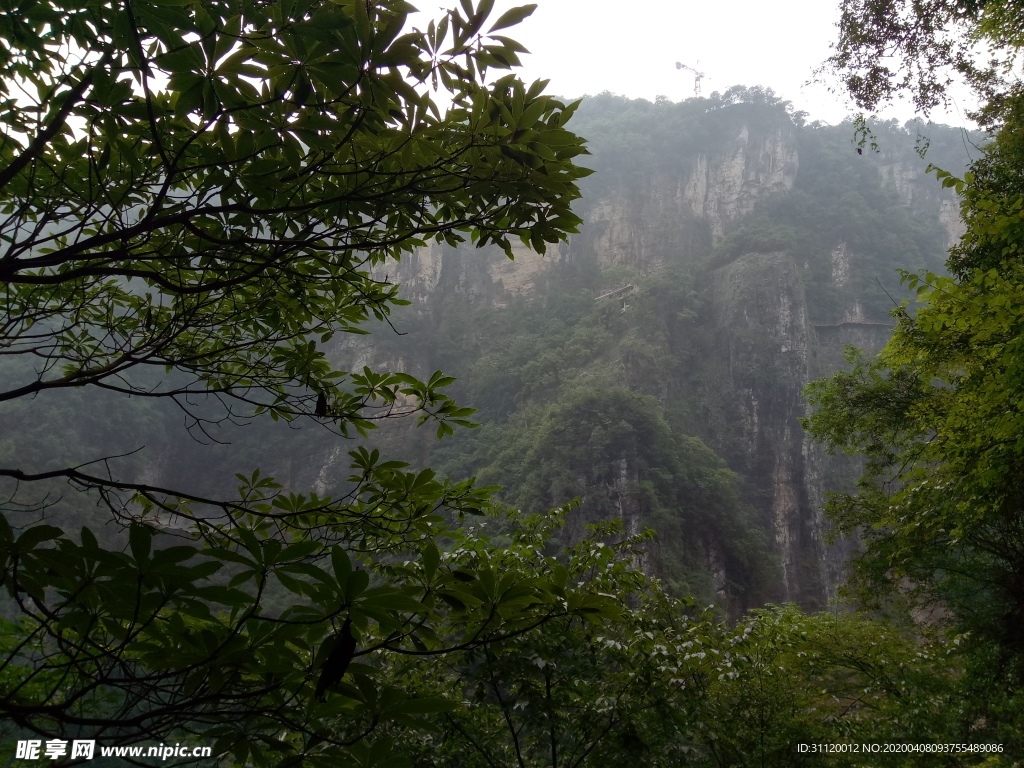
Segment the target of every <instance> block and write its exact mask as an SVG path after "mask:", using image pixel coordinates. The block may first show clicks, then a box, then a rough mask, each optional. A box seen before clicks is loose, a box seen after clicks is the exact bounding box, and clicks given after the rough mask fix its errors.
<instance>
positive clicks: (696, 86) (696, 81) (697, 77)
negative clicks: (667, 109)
mask: <svg viewBox="0 0 1024 768" xmlns="http://www.w3.org/2000/svg"><path fill="white" fill-rule="evenodd" d="M697 66H698V67H699V66H700V60H698V61H697ZM676 69H685V70H688V71H690V72H693V95H694V96H700V81H701V80H703V79H704V73H703V72H699V71H697V70H696V69H694V68H693V67H689V66H687V65H686V64H683V63H682V62H681V61H677V62H676Z"/></svg>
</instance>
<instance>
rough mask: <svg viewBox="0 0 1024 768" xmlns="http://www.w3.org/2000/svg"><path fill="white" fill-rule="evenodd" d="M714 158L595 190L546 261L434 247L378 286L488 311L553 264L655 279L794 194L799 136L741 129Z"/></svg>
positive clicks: (393, 268) (535, 283)
mask: <svg viewBox="0 0 1024 768" xmlns="http://www.w3.org/2000/svg"><path fill="white" fill-rule="evenodd" d="M719 144H720V146H719V147H718V148H717V149H716V150H714V151H713V152H702V153H699V154H697V155H696V156H695V157H693V158H688V159H687V160H688V162H687V163H686V166H687V170H685V171H684V172H683V173H682V174H679V173H670V172H665V171H655V172H654V173H652V174H651V175H649V176H645V177H644V179H643V182H642V183H640V184H636V183H633V184H625V183H620V184H616V185H614V186H612V187H610V188H608V187H594V186H591V187H589V188H587V189H585V190H584V199H583V200H582V201H581V204H580V206H579V207H580V209H581V215H582V216H583V218H584V220H585V222H586V224H585V226H584V227H583V229H582V231H581V232H580V234H578V235H575V236H573V237H571V238H570V239H569V241H568V242H567V243H564V244H561V245H560V246H555V247H553V248H552V251H551V252H549V253H548V254H547V255H545V256H541V255H539V254H537V253H535V252H533V251H532V250H530V249H529V248H526V247H525V246H523V245H522V244H520V243H518V242H516V243H514V244H513V253H514V256H515V258H514V260H510V259H508V258H507V257H506V256H505V255H504V254H503V253H501V252H500V251H498V250H497V249H495V248H487V249H483V250H482V251H475V250H473V249H471V248H462V249H459V250H456V249H453V248H451V247H449V246H446V245H439V244H436V243H435V244H432V245H430V246H429V247H426V248H421V249H419V250H417V251H416V252H415V253H413V254H410V255H409V256H406V257H405V258H404V259H403V261H402V262H401V263H400V264H398V265H394V264H390V265H387V266H386V267H383V266H382V267H380V268H378V269H377V273H379V274H378V275H377V276H378V277H379V278H381V279H384V278H385V277H386V278H387V279H389V280H391V281H392V282H398V283H399V284H400V285H401V286H402V295H403V296H404V297H405V298H407V299H410V300H412V301H417V302H421V303H422V302H426V301H427V300H429V298H430V297H431V296H433V295H434V294H435V293H437V291H439V290H442V289H449V290H457V291H460V292H463V293H469V294H471V295H473V296H475V297H478V299H479V300H480V301H481V302H482V303H484V304H487V305H489V306H504V305H505V304H506V303H507V302H508V301H509V300H510V299H511V298H514V297H517V296H529V295H533V294H535V293H536V292H537V291H538V289H539V288H541V287H542V286H543V285H544V282H545V272H546V271H547V270H548V269H549V268H550V267H551V266H552V265H553V264H555V263H559V262H565V261H572V260H573V259H574V258H580V257H593V258H594V259H596V261H597V263H598V265H600V266H601V267H612V266H626V267H631V268H634V269H637V270H639V271H640V272H641V273H643V274H648V273H650V272H653V271H654V270H657V269H658V268H659V267H661V266H662V265H664V264H665V263H667V262H669V261H670V260H672V259H675V258H678V257H679V255H680V254H684V255H685V254H688V253H692V252H695V251H696V250H698V249H699V248H701V247H706V246H707V245H710V244H714V243H715V242H717V241H718V240H720V239H721V238H722V236H723V235H724V234H725V233H727V232H728V231H730V229H732V228H734V227H735V226H736V225H737V224H738V223H739V222H740V221H742V220H743V218H744V217H745V216H746V215H748V214H749V213H750V212H751V211H752V210H753V209H754V207H755V206H756V205H757V203H758V202H759V201H761V200H763V199H764V198H765V197H767V196H768V195H770V194H772V193H775V192H780V191H785V190H788V189H791V188H792V187H793V184H794V182H795V180H796V174H797V171H798V168H799V156H798V151H797V143H796V137H795V134H794V129H793V126H791V125H790V126H788V127H776V128H773V129H771V130H768V131H765V130H759V129H757V128H752V127H751V126H748V125H745V124H740V125H737V126H734V127H733V130H732V135H731V136H730V137H728V138H727V139H722V140H721V141H720V142H719Z"/></svg>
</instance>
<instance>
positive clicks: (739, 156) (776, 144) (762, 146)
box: [677, 125, 800, 239]
mask: <svg viewBox="0 0 1024 768" xmlns="http://www.w3.org/2000/svg"><path fill="white" fill-rule="evenodd" d="M799 166H800V159H799V155H798V153H797V147H796V141H795V136H794V133H793V130H792V127H790V128H789V129H786V128H777V129H776V130H774V131H771V132H769V133H761V134H759V135H758V133H757V132H756V131H755V135H754V136H753V137H752V136H751V128H750V127H749V126H747V125H742V126H740V128H739V130H738V131H737V133H736V135H735V136H734V137H733V138H732V140H731V141H729V142H728V143H727V144H726V145H725V147H724V148H723V149H722V150H720V151H719V152H717V153H716V154H715V155H713V156H712V157H711V158H710V159H709V157H708V155H707V154H705V153H701V154H699V155H697V157H696V159H695V161H694V168H693V170H692V171H691V173H690V175H689V176H688V178H687V179H686V180H685V181H684V182H683V183H682V184H680V186H679V188H678V191H677V197H679V198H680V199H681V201H682V202H683V204H684V205H686V206H687V207H688V208H689V210H690V212H691V213H692V214H693V215H694V216H697V217H700V218H702V219H704V220H705V221H706V222H707V223H708V224H709V226H710V227H711V232H712V234H713V235H714V237H715V238H716V239H717V238H720V237H721V236H722V235H723V234H725V232H726V231H728V229H729V228H730V227H731V226H732V225H734V224H736V223H737V222H738V221H739V220H740V219H742V218H743V217H744V216H746V215H747V214H748V213H750V212H751V211H753V210H754V206H755V205H756V204H757V203H758V201H760V200H761V199H763V198H764V196H765V195H766V194H770V193H772V192H778V191H783V190H788V189H792V187H793V183H794V182H795V181H796V174H797V170H798V168H799Z"/></svg>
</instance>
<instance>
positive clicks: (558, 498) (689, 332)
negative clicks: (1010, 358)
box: [311, 88, 978, 607]
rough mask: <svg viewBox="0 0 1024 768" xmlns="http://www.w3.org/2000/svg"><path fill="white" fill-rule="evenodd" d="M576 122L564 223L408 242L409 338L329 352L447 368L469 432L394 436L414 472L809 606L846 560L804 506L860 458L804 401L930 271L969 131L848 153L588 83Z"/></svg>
mask: <svg viewBox="0 0 1024 768" xmlns="http://www.w3.org/2000/svg"><path fill="white" fill-rule="evenodd" d="M574 121H575V123H576V127H577V130H578V131H579V132H580V134H581V135H584V136H586V137H588V139H589V147H590V150H591V152H592V153H593V157H592V158H588V160H589V163H588V165H589V166H590V167H591V168H593V169H594V170H595V173H594V175H593V176H591V177H590V178H588V179H586V180H585V182H584V198H583V200H582V201H581V203H580V205H579V208H578V210H579V211H580V213H581V215H582V217H583V218H584V221H585V225H584V227H583V229H582V231H581V232H580V234H579V235H577V236H575V237H573V238H571V239H570V241H569V242H568V243H567V244H565V245H563V246H562V247H561V249H560V251H559V252H558V253H552V254H549V255H547V256H544V257H541V256H538V255H536V254H534V253H532V252H529V251H527V250H525V249H524V250H523V251H522V252H518V251H517V253H516V259H515V261H509V260H508V259H507V258H505V257H504V256H503V255H502V254H501V253H498V252H491V251H488V250H486V249H485V250H484V251H479V250H476V249H473V248H471V247H468V245H467V246H466V247H463V248H459V249H454V248H450V247H435V248H432V249H430V250H425V251H420V252H418V253H417V254H416V255H415V256H414V257H412V258H411V259H409V260H408V261H407V262H405V263H403V264H402V265H401V266H400V267H399V269H398V270H397V272H396V271H395V269H394V267H393V266H392V267H391V268H390V271H389V272H388V273H387V274H385V275H383V276H382V278H384V279H387V280H390V281H397V282H398V283H399V284H400V285H402V286H403V295H404V296H406V297H407V298H409V299H411V300H412V302H413V304H412V305H411V306H410V307H408V308H406V310H405V312H404V313H403V314H400V315H399V316H397V317H395V318H394V320H393V322H394V324H395V327H396V329H397V330H398V331H399V332H400V333H403V334H405V335H396V334H387V335H382V334H376V335H375V336H374V337H373V338H372V343H371V344H370V345H366V344H362V343H360V342H359V341H358V340H357V341H355V343H352V344H349V345H347V348H346V349H345V350H344V351H341V352H339V354H342V355H348V356H349V359H351V360H352V363H353V364H360V363H361V362H363V361H368V360H373V361H381V360H386V361H387V362H388V364H391V365H393V366H395V367H401V366H406V367H409V368H411V369H412V370H415V371H417V372H419V373H427V374H428V373H430V372H431V371H433V370H435V369H440V370H443V371H445V373H446V374H450V375H452V376H456V377H458V378H459V381H458V383H457V384H456V385H455V387H454V391H455V392H456V393H457V394H458V396H459V399H460V400H461V401H462V402H464V403H466V404H469V405H472V406H473V407H476V408H478V409H479V413H478V414H477V416H476V419H477V421H479V422H480V423H481V424H482V425H483V426H482V427H481V428H480V429H479V430H475V431H463V432H461V433H459V434H457V435H456V436H455V437H454V438H451V439H449V440H446V441H444V442H442V443H441V444H440V445H437V444H435V443H434V441H433V440H430V439H425V437H426V436H424V438H421V439H419V440H417V439H415V438H414V437H412V436H411V435H410V433H409V432H408V431H402V432H401V433H400V435H394V436H392V441H393V442H392V445H393V446H396V447H398V449H399V450H401V451H403V452H405V453H406V455H407V456H408V457H409V458H411V459H413V460H416V461H422V462H428V461H429V462H430V463H431V465H433V466H436V467H437V468H438V469H440V470H443V471H446V472H449V473H452V474H454V475H456V476H465V475H470V474H478V475H479V476H480V478H481V480H485V481H487V482H493V483H495V484H500V485H502V486H504V488H505V490H504V492H503V497H504V498H505V499H506V500H507V501H508V502H509V503H511V504H514V505H516V506H519V507H522V508H524V509H542V508H544V507H546V506H554V505H559V504H562V503H564V502H566V501H567V500H569V499H571V498H573V497H580V498H581V499H582V509H581V511H580V513H579V514H578V515H577V521H578V523H582V522H584V521H586V520H590V519H596V518H604V517H609V516H622V517H624V518H625V519H626V521H627V524H628V525H629V527H630V528H631V529H639V528H642V527H645V526H651V527H654V528H655V529H656V530H657V531H658V537H657V539H656V544H655V545H654V548H653V550H652V552H651V566H652V567H653V568H654V570H655V571H656V572H657V573H659V574H660V575H662V576H663V577H664V578H666V579H667V580H668V581H669V582H670V583H673V584H674V585H675V586H676V587H677V588H678V589H679V590H680V591H681V592H683V593H692V592H695V593H697V594H699V595H701V596H702V597H704V598H705V599H708V600H712V601H715V602H720V601H722V600H725V601H726V602H728V603H729V604H732V605H733V606H734V607H740V606H742V605H751V604H756V603H759V602H762V601H764V600H767V599H775V600H778V599H786V600H798V601H800V602H802V603H804V604H807V605H816V604H820V603H821V602H822V601H823V600H824V599H825V598H827V596H828V595H829V594H830V593H831V591H832V590H833V588H834V586H835V584H836V583H837V581H838V578H839V569H840V567H841V563H842V559H843V558H842V547H843V545H839V546H838V547H834V548H833V547H829V546H828V545H827V544H826V542H825V536H826V530H825V523H824V521H823V520H822V518H821V515H820V509H821V504H822V495H823V493H824V492H825V491H827V490H828V489H830V488H835V487H839V486H842V485H844V484H848V483H849V482H850V481H851V480H852V479H853V477H854V476H855V475H854V471H855V466H854V464H853V463H852V462H851V461H848V460H845V459H835V458H829V457H826V456H825V455H824V454H823V453H822V452H821V451H820V450H819V449H817V448H815V447H812V446H811V445H810V444H809V443H808V441H807V440H806V438H805V436H804V433H803V431H802V429H801V427H800V424H799V421H798V419H799V418H800V417H801V416H803V415H805V404H804V399H803V395H802V392H803V388H804V386H805V385H806V384H807V383H808V382H809V381H811V380H814V379H816V378H819V377H821V376H823V375H825V374H827V373H828V372H830V371H832V370H835V369H836V368H837V367H839V366H841V365H842V364H843V349H844V346H845V345H847V344H853V345H856V346H859V347H863V348H867V349H869V350H871V351H874V350H876V349H878V348H880V347H881V346H882V345H883V344H884V342H885V340H886V339H887V338H888V333H889V330H890V329H891V327H892V321H891V318H890V312H891V310H892V309H893V308H894V306H895V305H896V304H897V303H899V302H900V301H903V300H904V299H905V298H906V296H907V294H906V291H905V290H904V289H903V288H902V287H901V286H900V283H899V276H898V273H897V270H898V269H900V268H904V269H909V270H917V269H931V270H936V271H937V270H940V269H941V267H942V263H943V261H944V259H945V251H946V249H947V247H948V246H949V245H950V244H951V243H952V242H954V241H955V240H956V238H957V237H958V236H959V228H960V222H959V217H958V215H957V208H958V206H957V201H956V200H955V198H954V197H953V196H952V194H951V193H950V192H949V191H948V190H943V189H942V188H941V187H940V185H939V183H938V182H937V181H936V180H935V179H934V177H933V176H931V175H929V174H927V173H925V169H926V167H927V165H928V163H929V162H931V163H934V164H935V165H937V166H940V167H943V168H946V169H948V170H952V171H954V172H961V171H962V169H963V167H964V165H965V164H966V162H967V161H968V159H969V157H970V154H969V153H975V154H976V150H975V147H974V146H972V144H971V142H972V141H974V142H977V141H978V137H976V136H975V137H970V136H966V135H964V134H963V133H962V132H961V131H959V130H957V129H952V128H948V127H944V126H936V125H907V126H899V125H896V124H895V123H889V124H883V125H881V126H880V128H879V129H878V130H879V131H880V133H879V136H878V139H879V145H880V147H881V151H879V152H873V151H871V149H870V148H865V150H864V151H863V152H862V153H858V152H857V151H856V148H855V146H854V145H853V143H852V138H853V134H854V129H853V126H852V125H851V124H844V125H840V126H824V125H818V124H812V125H807V124H805V123H804V121H803V119H802V115H800V114H794V112H793V111H792V109H791V107H790V106H789V105H788V104H786V103H781V102H779V100H777V99H775V98H774V97H773V96H772V94H771V92H770V91H764V90H761V89H743V88H736V89H732V90H730V91H729V92H727V93H726V94H725V95H724V96H719V95H718V94H715V95H713V96H712V97H711V98H709V99H691V100H688V101H686V102H683V103H680V104H673V103H668V102H664V103H657V104H651V103H649V102H644V101H630V100H626V99H623V98H619V97H615V96H611V95H602V96H598V97H595V98H589V99H586V100H585V101H584V102H583V103H582V105H581V107H580V109H579V111H578V113H577V114H576V116H575V117H574ZM926 141H927V142H928V143H929V147H928V151H927V154H926V159H922V158H921V157H920V156H919V154H918V152H916V151H915V148H920V147H921V146H922V145H923V144H924V143H925V142H926ZM382 336H383V338H382ZM311 469H312V468H311ZM318 471H320V472H321V474H322V469H321V470H318ZM570 535H572V533H571V532H570Z"/></svg>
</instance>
